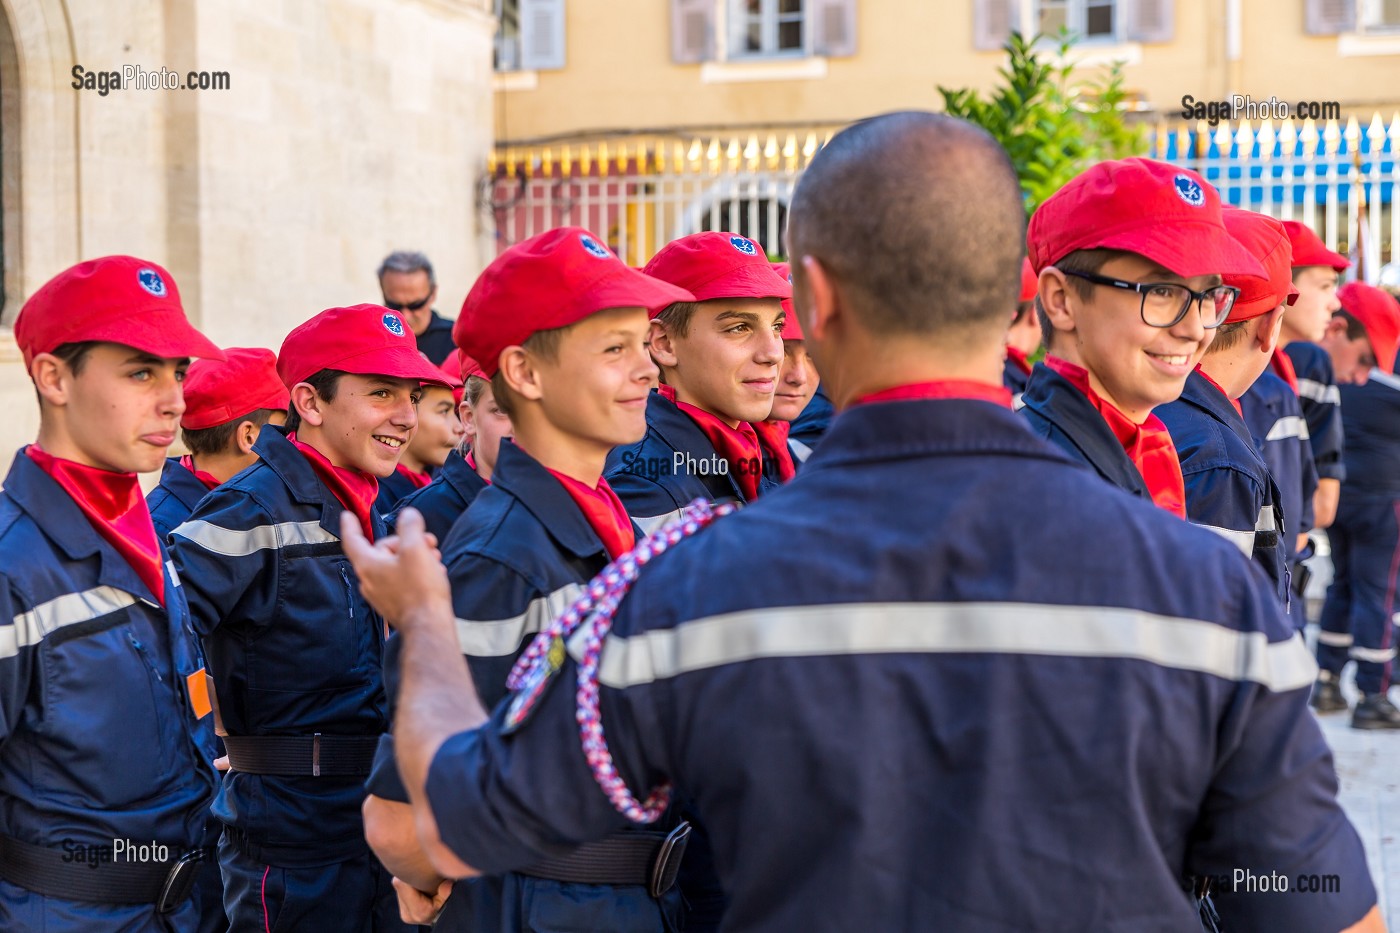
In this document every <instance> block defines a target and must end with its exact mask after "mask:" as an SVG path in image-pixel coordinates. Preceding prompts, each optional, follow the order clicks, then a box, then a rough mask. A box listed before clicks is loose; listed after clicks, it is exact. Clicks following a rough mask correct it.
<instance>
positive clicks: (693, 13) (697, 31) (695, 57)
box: [595, 0, 716, 65]
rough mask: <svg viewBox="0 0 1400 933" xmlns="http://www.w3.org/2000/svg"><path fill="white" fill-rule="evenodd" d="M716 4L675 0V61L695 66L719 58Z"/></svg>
mask: <svg viewBox="0 0 1400 933" xmlns="http://www.w3.org/2000/svg"><path fill="white" fill-rule="evenodd" d="M595 2H596V0H595ZM715 3H716V0H671V60H672V61H673V62H675V63H677V64H679V65H692V64H695V63H696V62H708V61H712V60H713V59H714V58H715Z"/></svg>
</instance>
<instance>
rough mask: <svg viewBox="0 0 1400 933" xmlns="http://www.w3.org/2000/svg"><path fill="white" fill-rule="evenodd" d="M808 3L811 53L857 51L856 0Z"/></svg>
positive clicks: (832, 55)
mask: <svg viewBox="0 0 1400 933" xmlns="http://www.w3.org/2000/svg"><path fill="white" fill-rule="evenodd" d="M806 6H807V17H806V18H807V23H806V26H807V29H808V30H810V32H809V35H811V37H812V38H811V42H810V44H809V47H810V48H811V50H812V54H814V55H825V56H827V57H829V58H840V57H842V56H845V55H854V54H856V0H807V4H806Z"/></svg>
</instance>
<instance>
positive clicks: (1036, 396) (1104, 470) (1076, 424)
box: [1021, 363, 1151, 499]
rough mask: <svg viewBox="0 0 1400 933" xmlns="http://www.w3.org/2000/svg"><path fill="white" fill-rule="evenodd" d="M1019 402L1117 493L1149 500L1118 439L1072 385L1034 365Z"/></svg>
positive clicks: (1141, 481) (1146, 491) (1136, 471)
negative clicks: (1048, 425)
mask: <svg viewBox="0 0 1400 933" xmlns="http://www.w3.org/2000/svg"><path fill="white" fill-rule="evenodd" d="M1021 401H1022V402H1023V403H1024V405H1025V407H1026V408H1027V409H1029V410H1030V411H1032V412H1034V413H1035V414H1036V415H1038V416H1039V417H1041V418H1044V419H1045V420H1046V421H1048V422H1050V423H1051V424H1053V425H1054V426H1055V427H1056V428H1059V430H1060V431H1061V432H1062V433H1063V434H1064V435H1065V436H1066V437H1067V438H1069V440H1070V441H1071V443H1073V444H1074V446H1075V448H1076V449H1078V450H1079V452H1080V453H1081V454H1083V455H1084V459H1085V460H1087V461H1088V462H1089V465H1090V466H1092V467H1093V468H1094V469H1095V470H1097V471H1098V473H1099V475H1100V476H1103V477H1104V478H1105V479H1107V480H1108V481H1109V482H1111V483H1113V485H1115V486H1117V487H1119V488H1120V489H1125V490H1127V491H1128V492H1131V493H1134V494H1136V495H1140V496H1143V497H1146V498H1148V499H1151V495H1150V494H1149V492H1148V489H1147V483H1146V481H1145V480H1144V479H1143V478H1142V474H1141V473H1139V472H1138V469H1137V467H1136V466H1134V465H1133V461H1132V460H1131V459H1129V457H1128V454H1127V452H1125V451H1124V450H1123V445H1122V443H1120V442H1119V440H1118V436H1117V435H1115V434H1114V433H1113V429H1112V428H1110V427H1109V426H1108V422H1107V421H1105V420H1104V419H1103V415H1101V414H1099V413H1098V411H1097V410H1096V409H1095V408H1094V406H1093V405H1092V404H1091V403H1090V402H1089V399H1088V398H1087V397H1086V396H1085V395H1084V393H1083V392H1081V391H1079V389H1077V388H1076V387H1075V386H1074V384H1073V383H1072V382H1070V381H1069V380H1068V379H1066V378H1065V377H1064V376H1061V375H1060V374H1059V373H1057V372H1055V371H1054V370H1053V369H1051V368H1050V367H1049V366H1046V365H1045V364H1044V363H1036V364H1035V367H1034V368H1033V369H1032V370H1031V376H1030V379H1029V380H1028V381H1027V382H1026V390H1025V392H1024V393H1022V395H1021Z"/></svg>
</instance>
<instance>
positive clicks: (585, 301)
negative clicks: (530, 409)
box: [452, 227, 695, 379]
mask: <svg viewBox="0 0 1400 933" xmlns="http://www.w3.org/2000/svg"><path fill="white" fill-rule="evenodd" d="M694 300H695V298H694V296H693V295H691V294H690V292H688V291H685V290H684V289H680V288H676V287H675V286H674V285H668V284H667V283H665V282H659V281H657V280H656V279H654V278H652V277H651V276H648V275H644V274H642V273H640V272H638V271H636V270H635V269H633V268H631V267H630V266H627V265H626V264H624V263H623V262H622V261H621V260H620V259H618V258H617V256H615V255H613V253H612V252H611V251H610V250H609V249H608V248H607V247H606V246H604V245H603V244H602V241H601V240H600V239H599V238H598V237H596V236H594V235H593V234H591V233H589V232H588V231H587V230H584V229H583V228H582V227H559V228H558V229H555V230H548V231H546V232H544V233H541V234H539V235H537V236H532V237H530V238H529V239H528V240H522V241H521V242H519V243H517V244H515V245H514V246H512V247H511V248H510V249H508V250H506V251H505V252H504V253H502V254H501V255H499V256H497V257H496V259H495V260H494V261H493V262H492V263H491V264H490V265H489V266H487V267H486V271H485V272H483V273H481V277H480V278H478V279H477V280H476V284H475V285H473V286H472V290H471V291H470V292H468V293H467V300H466V301H464V302H462V313H461V314H460V315H458V316H457V323H456V324H455V325H454V326H453V328H452V339H453V340H455V341H456V342H457V346H458V348H459V349H460V350H461V351H462V352H463V353H465V354H466V355H467V356H469V357H471V358H473V359H475V360H477V361H478V362H479V363H480V365H481V375H482V376H485V377H486V378H488V379H489V378H491V377H492V376H494V375H495V374H496V370H497V369H498V368H499V367H500V364H501V351H502V350H504V349H505V348H506V347H513V346H518V345H520V344H522V343H524V342H525V341H526V340H527V339H529V337H530V335H531V334H534V333H536V332H538V331H542V330H555V329H556V328H560V327H568V326H569V325H570V324H577V323H578V322H579V321H581V320H583V319H584V318H586V317H588V316H589V315H590V314H597V313H598V312H599V311H607V310H608V309H610V308H645V309H646V310H647V312H648V313H649V314H651V315H653V316H655V314H656V313H657V312H659V311H661V309H663V308H665V307H666V306H667V305H671V304H674V303H676V302H677V301H694Z"/></svg>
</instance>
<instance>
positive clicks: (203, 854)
mask: <svg viewBox="0 0 1400 933" xmlns="http://www.w3.org/2000/svg"><path fill="white" fill-rule="evenodd" d="M145 848H146V846H145V845H144V844H142V845H141V846H140V848H138V849H137V850H136V853H133V857H135V856H137V855H140V854H143V853H142V849H145ZM150 848H151V849H168V848H169V847H168V846H157V845H156V844H155V843H152V844H151V846H150ZM144 854H153V853H144ZM213 857H214V855H213V850H212V849H207V848H206V849H191V850H189V851H188V852H184V853H182V854H181V855H180V856H179V857H177V858H173V859H165V860H162V861H154V860H152V861H129V860H126V859H125V857H118V856H117V854H116V850H115V846H69V847H65V848H61V849H50V848H48V847H46V846H36V845H31V844H30V843H27V842H21V841H20V840H18V839H15V838H14V837H13V836H4V835H0V878H4V879H5V880H6V881H8V882H10V883H11V884H14V885H18V886H19V887H21V888H24V889H26V890H28V891H33V892H34V893H36V894H42V895H44V896H45V897H56V898H61V899H63V900H65V901H82V902H85V903H93V904H154V905H155V907H156V910H157V911H158V912H160V913H163V914H164V913H169V912H170V911H172V910H174V909H175V908H177V907H179V906H180V905H181V904H183V903H184V902H185V899H186V898H188V897H189V896H190V892H191V891H193V890H194V883H195V879H196V878H197V877H198V875H199V865H200V863H201V862H202V861H204V859H206V858H213Z"/></svg>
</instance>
